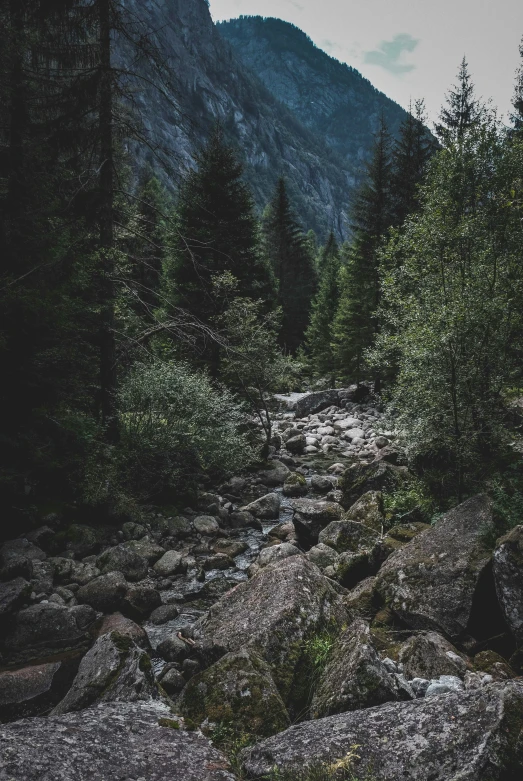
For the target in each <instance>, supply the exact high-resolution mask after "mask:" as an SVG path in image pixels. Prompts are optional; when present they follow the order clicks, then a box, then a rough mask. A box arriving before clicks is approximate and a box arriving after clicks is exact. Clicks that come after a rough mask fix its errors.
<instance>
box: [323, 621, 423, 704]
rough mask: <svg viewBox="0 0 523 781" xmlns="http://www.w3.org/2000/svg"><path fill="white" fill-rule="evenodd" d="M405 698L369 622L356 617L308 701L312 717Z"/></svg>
mask: <svg viewBox="0 0 523 781" xmlns="http://www.w3.org/2000/svg"><path fill="white" fill-rule="evenodd" d="M403 699H408V698H407V697H406V696H405V693H404V690H403V689H402V688H401V687H400V686H399V685H398V681H397V680H396V677H395V675H394V674H392V673H390V672H389V671H388V669H387V667H386V665H385V664H383V662H382V661H381V659H380V657H379V655H378V653H377V651H376V649H375V648H374V646H373V644H372V640H371V636H370V631H369V625H368V624H367V623H366V622H365V621H362V620H361V619H358V620H357V621H354V623H353V624H351V626H350V627H349V628H348V629H347V630H346V631H345V632H344V633H343V634H342V635H341V637H340V638H339V639H338V640H337V641H336V643H335V644H334V647H333V649H332V651H331V654H330V657H329V660H328V662H327V666H326V668H325V670H324V671H323V673H322V676H321V678H320V681H319V683H318V687H317V689H316V691H315V693H314V697H313V699H312V704H311V713H312V715H313V718H315V719H317V718H320V717H322V716H330V715H332V714H334V713H343V712H344V711H350V710H359V709H360V708H369V707H371V706H372V705H381V704H382V703H384V702H390V701H391V700H403Z"/></svg>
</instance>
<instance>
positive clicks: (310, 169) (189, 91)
mask: <svg viewBox="0 0 523 781" xmlns="http://www.w3.org/2000/svg"><path fill="white" fill-rule="evenodd" d="M126 5H127V8H128V9H129V10H130V11H131V12H132V13H133V14H135V15H136V16H137V17H138V18H140V19H142V20H144V21H145V23H146V27H147V28H149V29H153V30H155V31H156V36H157V40H158V43H159V45H160V49H161V51H162V53H163V57H164V59H165V62H166V64H167V65H168V66H169V68H168V70H169V75H168V76H166V81H165V84H163V85H162V89H161V90H158V89H157V88H155V87H153V86H152V85H150V84H149V83H148V81H147V80H150V81H154V82H156V84H158V82H159V79H158V75H157V73H153V72H152V71H151V70H150V69H148V68H147V67H146V66H144V65H143V64H142V65H139V66H138V69H139V71H140V73H141V75H142V76H144V77H145V79H146V80H143V79H142V80H138V81H137V83H136V86H135V95H136V97H135V102H136V105H137V106H138V108H139V109H140V111H141V114H142V117H143V123H144V131H145V135H146V136H147V144H141V145H138V147H137V156H138V159H139V160H141V161H142V162H145V161H147V162H149V163H151V164H152V165H153V166H154V167H156V168H159V169H162V168H163V169H165V171H166V173H164V174H163V177H164V179H165V180H166V181H167V180H169V181H170V182H172V183H174V185H175V186H176V183H177V182H178V181H179V180H180V176H181V175H183V173H184V171H185V170H187V168H188V167H190V166H192V165H193V164H194V153H195V151H196V149H197V148H198V146H199V145H200V144H202V143H203V142H204V141H205V139H206V137H207V135H208V132H209V130H210V128H211V127H212V125H213V123H215V122H216V121H217V120H219V121H220V122H221V123H222V124H223V126H224V128H225V130H226V133H227V136H228V137H229V139H230V140H231V141H232V142H233V143H234V144H235V145H237V146H238V149H239V152H240V154H241V156H242V157H243V160H244V162H245V165H246V179H247V181H248V182H249V184H250V186H251V188H252V190H253V193H254V197H255V200H256V203H257V205H258V207H259V208H260V210H261V209H263V207H264V206H265V205H266V203H267V201H268V200H269V198H270V196H271V194H272V190H273V187H274V184H275V182H276V180H277V178H278V177H279V176H281V175H284V176H285V177H286V178H287V180H288V182H289V186H290V191H291V194H292V197H293V201H294V203H295V206H296V209H297V211H298V213H299V215H300V218H301V220H302V222H303V224H304V227H305V228H307V229H309V228H313V229H315V230H316V231H317V232H318V233H319V234H320V236H321V237H324V236H325V234H326V233H327V232H328V231H329V230H331V229H334V231H335V232H336V233H337V235H338V236H339V237H340V238H342V237H345V236H346V235H347V230H348V226H347V217H346V214H347V210H348V207H349V202H350V197H351V193H352V192H353V190H354V186H355V184H356V182H357V178H358V173H359V161H358V154H364V152H365V150H366V149H367V148H368V146H369V144H370V142H371V130H372V128H373V126H374V125H373V122H374V121H375V118H376V117H377V113H378V110H379V106H380V105H381V104H380V100H379V99H378V97H379V93H376V92H375V91H373V88H372V87H371V85H370V84H368V83H366V82H365V84H366V85H367V89H368V90H369V91H370V92H373V94H374V93H375V95H376V96H378V97H376V101H375V105H374V104H373V105H372V114H373V117H374V118H372V117H370V118H369V117H367V116H366V115H365V117H364V118H363V119H362V129H361V132H360V134H359V136H358V138H357V139H356V140H355V141H354V144H353V145H352V146H351V149H354V150H355V151H354V153H352V152H351V153H350V154H349V153H348V152H347V153H346V152H345V151H344V148H343V145H342V146H340V145H338V147H336V144H334V143H333V144H331V145H328V144H327V145H326V144H325V137H324V130H323V129H322V127H321V126H322V122H323V118H324V114H325V111H324V109H323V108H322V109H321V111H319V114H318V122H317V123H316V125H317V126H315V123H314V122H312V123H311V122H308V126H306V124H305V123H304V122H303V121H302V120H301V119H300V116H301V115H304V114H306V113H307V112H306V111H305V110H302V108H303V107H302V108H300V105H299V100H297V99H294V98H293V97H292V95H293V94H294V93H293V89H294V91H296V89H297V86H296V85H294V86H293V85H292V84H291V85H290V86H289V90H288V91H287V92H285V91H284V90H282V89H280V88H279V86H278V85H277V84H276V83H275V82H274V79H273V80H271V79H270V78H268V75H267V74H268V71H264V73H263V74H262V76H263V80H264V81H265V84H264V83H262V81H261V80H260V79H259V78H258V77H257V75H255V70H256V69H257V68H258V64H257V61H256V58H254V59H253V61H252V65H253V66H254V69H253V70H251V69H250V68H249V67H248V66H246V64H245V62H243V61H240V59H238V57H237V53H236V51H235V50H233V49H235V47H232V46H231V45H229V43H227V42H226V41H225V40H224V38H223V37H222V34H221V33H220V32H219V30H218V29H217V28H216V26H215V25H214V24H213V22H212V19H211V16H210V12H209V8H208V5H207V2H206V0H156V2H152V1H151V0H146V2H143V0H127V4H126ZM220 29H221V30H222V32H224V33H227V28H224V27H223V26H222V27H221V28H220ZM229 29H230V28H229ZM227 34H228V33H227ZM249 34H250V33H249V30H246V31H245V32H244V33H242V35H244V36H245V35H247V36H248V35H249ZM310 45H311V46H312V44H310ZM253 47H254V50H256V41H254V42H253ZM260 52H261V50H260ZM315 52H316V50H315ZM320 54H322V53H320ZM260 56H261V54H260ZM281 56H284V53H283V51H282V52H281ZM323 56H324V57H325V58H326V59H327V60H328V61H329V62H330V58H328V57H327V55H323ZM124 57H125V58H126V59H128V57H129V55H127V56H126V55H125V52H124ZM289 57H291V58H292V57H294V55H293V54H292V52H289ZM272 62H273V67H277V58H275V59H274V58H273V60H272ZM338 65H339V64H338ZM300 67H301V66H300ZM339 67H340V68H342V67H343V66H341V65H340V66H339ZM302 70H303V68H302ZM333 72H334V71H333ZM307 78H308V72H306V71H305V70H303V74H302V75H301V76H300V79H301V82H302V85H303V84H305V82H306V80H307ZM329 78H330V76H329V74H328V73H327V72H326V74H325V76H324V78H323V85H325V84H328V83H329ZM359 79H360V80H361V81H362V82H363V80H362V79H361V77H359ZM271 88H274V93H275V94H272V92H271V91H270V89H271ZM302 88H303V87H302ZM344 89H345V87H344V86H343V84H341V83H340V84H336V85H334V86H333V87H332V90H330V88H329V90H325V96H326V99H328V101H330V102H329V106H330V103H331V102H332V100H333V99H334V98H333V97H332V96H333V95H334V94H335V93H336V94H338V93H339V95H340V100H342V95H343V91H344ZM322 90H323V87H322V86H321V85H319V84H318V85H317V86H316V87H315V94H316V93H317V92H318V91H320V92H321V91H322ZM331 93H332V95H331ZM312 99H313V100H315V99H316V98H312ZM380 99H382V101H385V100H386V99H385V98H384V96H381V98H380ZM284 103H286V104H287V105H284ZM360 103H361V105H363V102H361V101H360ZM388 103H389V104H390V105H391V106H393V107H394V104H392V103H391V102H390V101H388ZM351 105H352V107H353V108H351V112H352V111H353V113H355V114H357V112H358V111H359V108H358V106H359V105H360V104H359V103H358V101H357V100H355V102H353V104H351ZM395 108H396V114H397V115H398V117H399V116H400V114H401V109H400V108H399V107H395ZM329 110H330V109H329ZM331 113H332V112H331ZM340 121H341V120H340ZM357 122H359V120H357V119H356V118H354V121H353V122H352V125H351V127H355V126H356V124H357ZM396 124H397V123H396ZM351 132H352V130H350V132H349V135H350V133H351ZM362 139H364V140H362ZM351 143H352V142H351ZM160 162H161V165H160V164H159V163H160Z"/></svg>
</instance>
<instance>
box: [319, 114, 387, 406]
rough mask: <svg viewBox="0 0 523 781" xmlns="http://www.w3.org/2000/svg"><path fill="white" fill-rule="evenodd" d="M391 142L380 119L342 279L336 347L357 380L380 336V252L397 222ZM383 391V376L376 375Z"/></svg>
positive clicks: (342, 367)
mask: <svg viewBox="0 0 523 781" xmlns="http://www.w3.org/2000/svg"><path fill="white" fill-rule="evenodd" d="M391 179H392V166H391V142H390V136H389V133H388V130H387V127H386V125H385V122H384V121H383V119H382V121H381V123H380V127H379V130H378V132H377V134H376V137H375V141H374V148H373V153H372V158H371V160H370V162H369V164H368V165H367V177H366V179H365V181H364V183H363V184H362V186H361V188H360V191H359V192H358V194H357V196H356V200H355V203H354V206H353V231H354V238H353V241H352V244H351V246H350V248H349V251H348V259H347V263H346V265H345V267H344V269H343V272H342V274H341V277H340V299H339V305H338V311H337V313H336V316H335V318H334V323H333V329H332V333H333V349H334V356H335V360H336V366H337V370H338V372H339V373H340V374H341V376H343V377H351V376H354V377H355V379H356V381H357V382H359V381H360V380H361V379H362V377H363V374H364V372H365V359H364V356H365V351H366V349H367V348H369V347H370V346H371V345H372V342H373V339H374V336H375V334H376V319H375V314H376V309H377V307H378V304H379V298H380V279H379V271H378V265H379V264H378V250H379V247H380V244H381V241H382V238H383V236H384V235H385V233H386V231H387V230H388V228H389V227H390V226H391V224H392V222H393V210H392V197H391ZM375 383H376V387H377V390H378V391H379V384H380V383H379V377H378V376H376V377H375Z"/></svg>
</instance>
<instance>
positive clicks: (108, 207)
mask: <svg viewBox="0 0 523 781" xmlns="http://www.w3.org/2000/svg"><path fill="white" fill-rule="evenodd" d="M99 26H100V106H99V128H98V130H99V136H100V218H99V228H100V258H101V280H100V285H101V312H100V319H101V323H100V392H101V411H102V421H103V424H104V426H105V428H106V435H107V438H108V440H109V441H110V442H115V441H116V440H117V438H118V420H117V417H116V400H115V393H116V348H115V337H114V321H115V314H114V301H115V289H114V138H113V73H112V69H111V30H112V24H111V0H99Z"/></svg>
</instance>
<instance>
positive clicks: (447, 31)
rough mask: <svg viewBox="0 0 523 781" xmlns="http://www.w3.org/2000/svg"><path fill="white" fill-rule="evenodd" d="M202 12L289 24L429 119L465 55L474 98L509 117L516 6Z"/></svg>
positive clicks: (327, 0) (305, 3)
mask: <svg viewBox="0 0 523 781" xmlns="http://www.w3.org/2000/svg"><path fill="white" fill-rule="evenodd" d="M210 8H211V13H212V15H213V18H214V20H215V21H221V20H223V19H231V18H233V17H236V16H239V15H240V14H247V15H259V16H275V17H277V18H279V19H284V20H285V21H288V22H292V23H293V24H295V25H297V26H298V27H300V28H301V29H302V30H303V31H304V32H306V33H307V35H309V36H310V38H312V40H313V41H314V43H315V44H316V45H317V46H319V47H320V48H321V49H323V50H324V51H326V52H327V53H328V54H330V55H332V56H333V57H336V59H338V60H341V62H346V63H348V64H349V65H352V66H353V67H354V68H356V69H357V70H359V71H360V73H362V74H363V75H364V76H365V77H366V78H368V79H369V80H370V81H371V82H372V84H374V86H375V87H377V88H378V89H380V90H381V91H382V92H384V93H385V94H386V95H388V96H389V97H391V98H392V99H393V100H395V101H397V102H398V103H399V104H400V105H402V106H403V107H405V108H407V107H408V105H409V101H410V100H412V101H414V100H416V99H417V98H424V99H425V102H426V106H427V111H428V114H429V118H430V119H431V120H432V121H435V120H436V119H437V116H438V114H439V111H440V107H441V105H442V103H443V102H444V99H445V93H446V92H447V91H448V89H449V88H450V87H451V86H452V85H453V84H454V83H455V81H456V73H457V70H458V66H459V63H460V62H461V60H462V59H463V56H465V57H466V58H467V61H468V63H469V69H470V72H471V74H472V78H473V81H474V83H475V85H476V92H477V94H478V96H479V97H482V98H483V99H484V100H488V99H492V100H493V103H494V105H495V106H497V107H498V109H499V111H500V113H501V114H502V115H504V116H505V117H506V116H507V115H508V113H509V111H510V108H511V98H512V93H513V88H514V81H515V72H516V69H517V67H518V65H519V64H520V63H521V57H520V55H519V45H520V42H521V39H522V37H523V0H438V2H435V1H434V0H430V2H429V0H210Z"/></svg>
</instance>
